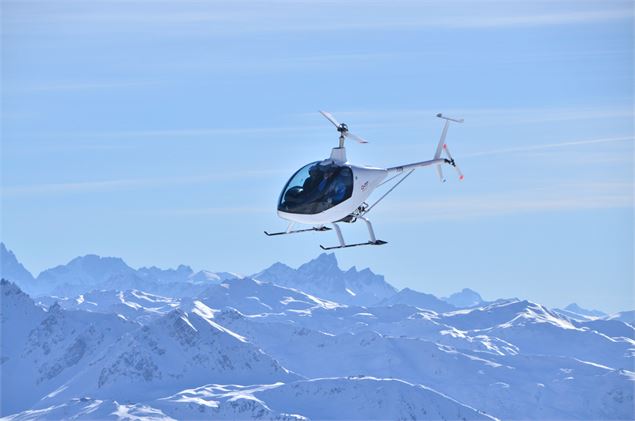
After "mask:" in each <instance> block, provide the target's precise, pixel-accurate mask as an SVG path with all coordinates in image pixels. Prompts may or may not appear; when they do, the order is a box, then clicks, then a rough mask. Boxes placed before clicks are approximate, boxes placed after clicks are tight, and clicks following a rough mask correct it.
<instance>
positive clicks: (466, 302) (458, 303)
mask: <svg viewBox="0 0 635 421" xmlns="http://www.w3.org/2000/svg"><path fill="white" fill-rule="evenodd" d="M442 300H443V301H445V302H447V303H449V304H452V305H453V306H454V307H456V308H471V307H476V306H479V305H483V304H485V301H483V298H481V295H480V294H479V293H478V292H476V291H474V290H473V289H470V288H463V289H462V290H461V291H459V292H455V293H454V294H452V295H450V296H449V297H446V298H442Z"/></svg>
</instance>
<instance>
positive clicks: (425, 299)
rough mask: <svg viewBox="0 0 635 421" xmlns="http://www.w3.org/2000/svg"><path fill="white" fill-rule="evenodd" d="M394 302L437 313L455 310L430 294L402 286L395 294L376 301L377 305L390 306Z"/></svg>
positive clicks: (394, 303)
mask: <svg viewBox="0 0 635 421" xmlns="http://www.w3.org/2000/svg"><path fill="white" fill-rule="evenodd" d="M396 304H403V305H408V306H412V307H418V308H420V309H425V310H432V311H436V312H439V313H444V312H446V311H452V310H456V307H455V306H453V305H452V304H449V303H447V302H445V301H443V300H440V299H439V298H437V297H435V296H434V295H432V294H426V293H423V292H418V291H414V290H412V289H410V288H404V289H402V290H401V291H399V292H398V293H396V294H395V295H393V296H391V297H388V298H386V299H384V300H381V301H380V302H379V303H377V306H392V305H396Z"/></svg>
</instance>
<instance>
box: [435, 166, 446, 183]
mask: <svg viewBox="0 0 635 421" xmlns="http://www.w3.org/2000/svg"><path fill="white" fill-rule="evenodd" d="M435 168H436V170H437V174H438V175H439V180H441V182H442V183H445V178H443V169H442V168H441V165H437V166H436V167H435Z"/></svg>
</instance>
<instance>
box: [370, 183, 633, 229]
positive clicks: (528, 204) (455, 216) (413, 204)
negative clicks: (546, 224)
mask: <svg viewBox="0 0 635 421" xmlns="http://www.w3.org/2000/svg"><path fill="white" fill-rule="evenodd" d="M382 205H383V204H382ZM632 207H633V184H632V183H625V182H609V183H578V184H573V183H569V184H562V185H559V186H550V187H547V188H543V189H533V190H526V191H518V190H514V191H509V192H503V193H496V194H480V195H473V196H461V197H451V198H443V199H426V200H414V201H400V202H388V203H387V204H385V205H384V207H383V208H382V207H381V205H380V207H378V208H377V211H376V212H377V213H381V214H383V215H387V216H394V217H397V218H398V219H399V220H400V221H409V222H416V221H418V222H427V221H435V220H448V219H450V220H460V219H473V218H481V217H493V216H500V215H512V214H523V213H543V212H568V211H581V210H593V209H616V208H632Z"/></svg>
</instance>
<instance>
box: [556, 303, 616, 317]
mask: <svg viewBox="0 0 635 421" xmlns="http://www.w3.org/2000/svg"><path fill="white" fill-rule="evenodd" d="M564 309H565V310H567V311H570V312H572V313H576V314H580V315H582V316H590V317H605V316H607V314H606V313H604V312H603V311H600V310H588V309H586V308H582V307H580V306H579V305H577V304H576V303H571V304H569V305H568V306H566V307H565V308H564Z"/></svg>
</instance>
